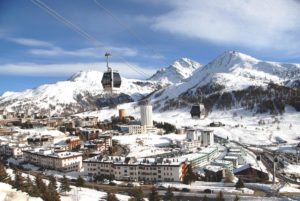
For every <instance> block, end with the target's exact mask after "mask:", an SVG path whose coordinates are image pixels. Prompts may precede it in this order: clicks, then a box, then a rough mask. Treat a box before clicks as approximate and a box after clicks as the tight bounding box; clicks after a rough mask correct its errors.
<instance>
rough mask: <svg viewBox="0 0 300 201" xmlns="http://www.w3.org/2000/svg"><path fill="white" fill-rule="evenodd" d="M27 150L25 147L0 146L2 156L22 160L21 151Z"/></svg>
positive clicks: (13, 145) (14, 145)
mask: <svg viewBox="0 0 300 201" xmlns="http://www.w3.org/2000/svg"><path fill="white" fill-rule="evenodd" d="M26 149H28V147H27V146H25V145H17V144H5V145H1V146H0V153H1V155H3V156H8V157H13V158H22V157H23V150H26Z"/></svg>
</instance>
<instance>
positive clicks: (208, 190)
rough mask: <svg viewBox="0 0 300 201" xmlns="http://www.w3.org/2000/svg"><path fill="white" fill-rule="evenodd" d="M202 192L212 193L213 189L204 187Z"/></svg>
mask: <svg viewBox="0 0 300 201" xmlns="http://www.w3.org/2000/svg"><path fill="white" fill-rule="evenodd" d="M203 192H204V193H212V192H213V191H212V190H210V189H205V190H204V191H203Z"/></svg>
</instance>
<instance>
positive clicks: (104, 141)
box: [84, 134, 112, 152]
mask: <svg viewBox="0 0 300 201" xmlns="http://www.w3.org/2000/svg"><path fill="white" fill-rule="evenodd" d="M111 146H112V136H111V135H109V134H107V135H100V136H98V139H94V140H90V141H88V142H86V143H85V144H84V147H85V148H87V149H88V150H89V151H101V152H102V151H108V149H109V147H111Z"/></svg>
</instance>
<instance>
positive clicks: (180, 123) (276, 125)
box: [79, 103, 300, 145]
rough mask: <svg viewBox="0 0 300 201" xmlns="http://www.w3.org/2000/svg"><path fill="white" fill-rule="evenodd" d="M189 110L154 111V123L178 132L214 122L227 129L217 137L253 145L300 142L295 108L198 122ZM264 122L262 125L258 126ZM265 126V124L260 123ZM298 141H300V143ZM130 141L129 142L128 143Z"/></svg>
mask: <svg viewBox="0 0 300 201" xmlns="http://www.w3.org/2000/svg"><path fill="white" fill-rule="evenodd" d="M121 108H122V109H126V110H127V114H128V115H131V116H134V117H135V118H137V119H139V118H140V110H139V107H138V106H137V105H136V104H135V103H127V104H122V105H119V106H118V109H121ZM189 112H190V108H185V109H177V110H173V111H166V112H159V111H153V119H154V121H158V122H161V121H162V122H169V123H172V124H174V125H176V127H177V128H180V127H184V126H197V127H205V126H207V125H208V124H209V123H211V122H213V121H220V122H222V123H224V124H225V126H224V127H214V128H211V129H213V130H214V133H215V134H216V135H217V136H220V137H223V138H227V137H228V138H229V139H231V140H235V141H239V142H241V143H245V144H251V145H271V144H273V143H276V142H277V141H278V140H277V139H278V137H280V138H281V139H283V140H286V141H287V144H295V143H299V142H300V112H297V111H295V109H294V108H292V107H286V111H285V113H284V114H283V115H277V116H272V115H270V114H268V113H265V114H256V113H253V112H252V111H249V110H245V109H233V110H227V111H213V112H212V113H210V114H209V115H208V117H207V118H205V119H201V120H197V119H192V118H191V117H190V113H189ZM79 115H80V116H97V117H98V118H99V119H100V120H104V119H108V118H110V117H111V116H113V115H115V116H117V115H118V110H117V109H103V110H100V111H94V112H86V113H82V114H79ZM260 120H263V121H264V123H263V124H259V122H260ZM261 122H262V121H261ZM298 138H299V139H298ZM128 140H129V139H128Z"/></svg>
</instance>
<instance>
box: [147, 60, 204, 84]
mask: <svg viewBox="0 0 300 201" xmlns="http://www.w3.org/2000/svg"><path fill="white" fill-rule="evenodd" d="M201 66H202V65H201V64H200V63H198V62H196V61H193V60H191V59H188V58H181V59H179V60H177V61H175V62H174V63H173V64H172V65H170V66H169V67H167V68H162V69H160V70H158V71H157V72H156V73H155V74H154V75H153V76H152V77H151V78H149V80H154V81H160V82H162V83H165V84H174V83H179V82H182V81H184V80H185V79H187V78H188V77H190V76H191V75H192V74H193V72H194V71H195V70H197V69H198V68H200V67H201Z"/></svg>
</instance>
